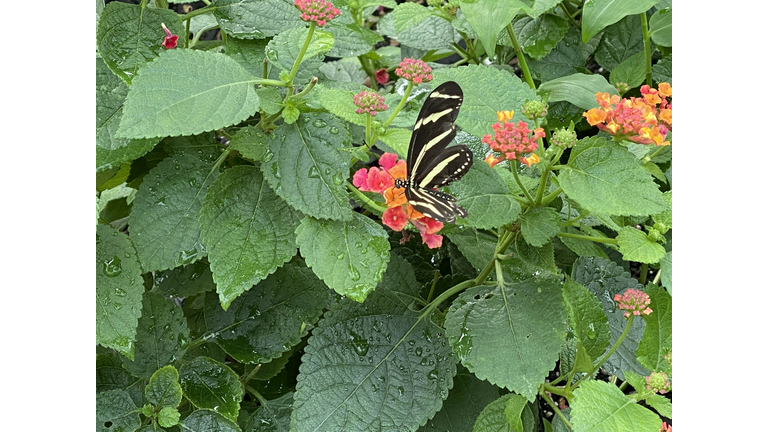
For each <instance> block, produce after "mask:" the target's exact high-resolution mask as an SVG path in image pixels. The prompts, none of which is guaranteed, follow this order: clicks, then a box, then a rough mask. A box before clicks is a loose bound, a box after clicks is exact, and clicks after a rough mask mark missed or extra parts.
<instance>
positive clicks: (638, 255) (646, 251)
mask: <svg viewBox="0 0 768 432" xmlns="http://www.w3.org/2000/svg"><path fill="white" fill-rule="evenodd" d="M616 241H617V242H618V243H619V252H621V255H622V256H623V257H624V260H625V261H636V262H641V263H647V264H655V263H658V262H659V261H660V260H661V259H662V258H664V254H665V253H666V251H664V246H662V245H660V244H658V243H656V242H655V241H653V240H652V239H651V238H649V237H648V234H646V233H644V232H642V231H640V230H639V229H637V228H635V227H632V226H625V227H621V230H619V234H618V235H617V236H616Z"/></svg>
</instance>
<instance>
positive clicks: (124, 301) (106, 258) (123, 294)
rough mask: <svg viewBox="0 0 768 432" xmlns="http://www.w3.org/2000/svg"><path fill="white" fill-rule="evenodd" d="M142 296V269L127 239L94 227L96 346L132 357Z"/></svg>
mask: <svg viewBox="0 0 768 432" xmlns="http://www.w3.org/2000/svg"><path fill="white" fill-rule="evenodd" d="M143 293H144V285H143V280H142V278H141V267H140V265H139V260H138V258H137V257H136V251H135V249H134V248H133V244H131V241H130V240H129V239H128V237H127V236H125V235H124V234H121V233H119V232H117V230H115V229H114V228H112V227H111V226H108V225H97V226H96V343H99V344H101V345H103V346H105V347H108V348H114V349H116V350H118V351H119V352H120V353H122V354H123V355H125V356H126V357H128V358H130V359H132V358H133V349H134V345H133V344H134V340H135V339H136V326H137V325H138V323H139V317H140V316H141V296H142V294H143Z"/></svg>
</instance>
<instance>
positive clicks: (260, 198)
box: [200, 165, 299, 309]
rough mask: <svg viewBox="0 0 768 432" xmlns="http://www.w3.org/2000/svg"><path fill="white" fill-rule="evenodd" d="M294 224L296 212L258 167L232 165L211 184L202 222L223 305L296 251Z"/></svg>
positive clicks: (201, 214) (204, 240)
mask: <svg viewBox="0 0 768 432" xmlns="http://www.w3.org/2000/svg"><path fill="white" fill-rule="evenodd" d="M298 225H299V214H298V212H296V211H295V210H293V209H292V208H291V207H289V206H288V205H287V204H286V203H285V201H283V200H282V199H281V198H280V197H279V196H277V195H276V194H275V193H274V192H273V191H272V189H271V188H270V187H269V185H268V184H267V182H266V180H265V179H264V176H263V175H262V173H261V172H260V171H259V168H257V167H255V166H249V165H240V166H236V167H233V168H230V169H228V170H227V171H225V172H224V174H222V175H221V177H219V179H217V180H216V182H214V184H213V186H211V189H210V190H209V192H208V194H207V195H206V196H205V201H204V203H203V206H202V209H201V210H200V226H201V228H202V234H201V236H202V239H203V242H204V244H205V245H206V247H207V249H208V260H209V261H210V263H211V270H212V271H213V280H214V281H215V282H216V292H217V293H218V294H219V299H220V301H221V306H222V307H223V308H225V309H226V308H227V307H229V305H230V303H232V301H233V300H234V299H235V298H237V296H239V295H240V294H242V293H243V292H244V291H246V290H248V289H250V288H251V287H252V286H253V285H254V284H256V283H258V282H259V281H261V280H263V279H264V278H266V277H267V276H268V275H270V274H271V273H273V272H274V271H275V270H276V269H277V268H278V267H279V266H281V265H282V264H283V263H285V262H286V261H288V260H289V259H291V257H293V256H294V255H295V254H296V244H295V239H296V235H295V234H294V230H295V229H296V227H297V226H298Z"/></svg>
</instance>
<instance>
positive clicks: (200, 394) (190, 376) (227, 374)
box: [179, 356, 244, 421]
mask: <svg viewBox="0 0 768 432" xmlns="http://www.w3.org/2000/svg"><path fill="white" fill-rule="evenodd" d="M179 378H180V380H181V389H182V390H183V391H184V396H185V397H186V398H187V399H189V401H190V402H192V404H193V405H194V406H196V407H198V408H203V409H210V410H213V411H215V412H217V413H219V414H221V415H223V416H224V417H226V418H228V419H229V420H231V421H236V420H237V413H238V412H239V411H240V401H242V400H243V392H244V390H243V385H242V383H240V379H239V378H238V376H237V374H236V373H235V372H234V371H233V370H232V369H230V368H229V366H227V365H225V364H224V363H219V362H217V361H216V360H213V359H211V358H208V357H204V356H200V357H196V358H195V359H194V360H192V361H191V362H189V363H187V364H185V365H183V366H182V367H181V369H180V370H179Z"/></svg>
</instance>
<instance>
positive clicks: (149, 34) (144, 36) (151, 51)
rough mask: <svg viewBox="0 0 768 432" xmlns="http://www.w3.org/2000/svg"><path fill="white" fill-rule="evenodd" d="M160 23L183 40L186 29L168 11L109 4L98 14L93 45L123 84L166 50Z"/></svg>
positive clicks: (175, 15)
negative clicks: (94, 44)
mask: <svg viewBox="0 0 768 432" xmlns="http://www.w3.org/2000/svg"><path fill="white" fill-rule="evenodd" d="M161 23H165V25H166V26H167V27H168V30H170V31H171V33H173V34H175V35H181V37H182V40H183V35H184V32H185V31H186V30H185V29H184V25H183V24H182V23H181V20H180V19H179V15H177V14H176V13H175V12H173V11H172V10H167V9H156V8H148V7H146V6H144V7H142V6H139V5H132V4H127V3H120V2H110V3H109V4H108V5H107V6H106V7H105V8H104V10H103V11H102V12H101V17H100V18H99V25H98V29H97V32H96V46H97V47H98V49H99V54H100V55H101V58H102V59H103V60H104V62H105V63H106V64H107V66H108V67H109V69H111V70H112V72H114V73H115V75H117V76H119V77H120V78H121V79H122V80H123V81H125V82H126V83H127V84H131V80H132V79H133V78H134V76H135V75H136V72H137V71H138V70H139V68H141V67H142V66H144V64H146V63H148V62H150V61H151V60H152V59H154V58H155V57H157V56H158V55H160V54H161V53H162V52H164V51H166V49H165V48H163V47H162V45H161V44H162V43H163V41H164V40H165V31H164V30H163V27H162V26H161ZM137 138H143V137H137Z"/></svg>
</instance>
